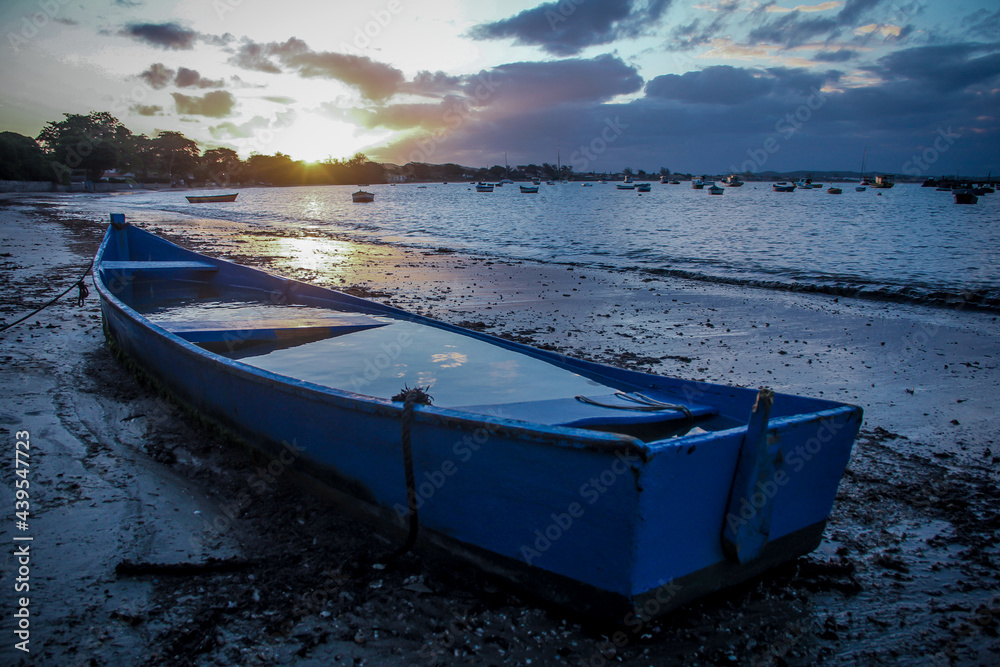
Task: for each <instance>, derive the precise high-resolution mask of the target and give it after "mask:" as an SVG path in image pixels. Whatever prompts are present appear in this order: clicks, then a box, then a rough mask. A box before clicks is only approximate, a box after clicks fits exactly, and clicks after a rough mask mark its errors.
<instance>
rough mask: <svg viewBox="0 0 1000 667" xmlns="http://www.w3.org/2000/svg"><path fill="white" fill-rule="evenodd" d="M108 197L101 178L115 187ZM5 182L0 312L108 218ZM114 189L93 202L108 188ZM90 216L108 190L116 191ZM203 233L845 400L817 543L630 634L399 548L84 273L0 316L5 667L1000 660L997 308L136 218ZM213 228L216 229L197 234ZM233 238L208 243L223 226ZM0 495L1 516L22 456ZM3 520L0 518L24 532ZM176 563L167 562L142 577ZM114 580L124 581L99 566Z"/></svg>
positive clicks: (363, 284)
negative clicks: (139, 356) (836, 475)
mask: <svg viewBox="0 0 1000 667" xmlns="http://www.w3.org/2000/svg"><path fill="white" fill-rule="evenodd" d="M107 199H110V198H107ZM75 201H83V200H82V199H80V200H75V199H74V198H73V197H72V196H63V197H56V198H44V197H30V196H23V197H22V196H18V197H8V198H5V199H0V238H2V245H3V250H2V251H0V280H2V281H3V286H4V289H3V290H2V296H0V318H2V320H3V322H6V323H9V322H11V321H13V320H15V319H17V318H19V317H20V316H22V315H23V314H26V313H27V312H29V311H30V310H31V309H33V308H34V307H37V306H38V305H41V304H42V303H44V302H45V301H47V300H48V299H50V298H51V297H52V296H54V295H55V294H58V293H59V292H61V291H62V290H64V289H66V288H67V287H69V286H70V285H71V284H73V282H75V281H76V280H77V279H78V278H79V276H80V275H81V274H83V272H84V270H85V269H86V267H87V264H88V262H89V261H90V259H91V258H92V257H93V255H94V252H95V250H96V248H97V245H98V243H99V241H100V238H101V237H102V236H103V233H104V224H105V223H104V219H105V218H101V219H98V218H97V217H96V216H94V215H92V214H91V213H90V211H92V210H93V203H94V202H95V201H98V202H99V201H101V200H100V198H99V197H95V196H87V199H86V201H87V203H88V205H87V206H86V207H83V206H77V205H76V204H75V203H74V202H75ZM110 203H111V202H109V206H110ZM109 210H112V209H110V208H109ZM135 222H136V223H137V224H141V225H143V226H146V227H148V228H150V229H152V230H154V231H158V232H160V233H163V234H165V235H166V236H168V237H169V238H171V239H172V240H175V241H176V242H179V243H181V244H183V245H185V246H187V247H191V248H193V249H195V250H202V251H205V252H208V253H210V254H214V255H221V256H224V257H226V258H227V259H232V260H234V261H238V262H243V263H247V264H251V265H254V266H258V267H260V268H264V269H267V270H270V271H273V272H276V273H280V274H283V275H288V276H290V277H293V278H297V279H301V280H306V281H310V282H319V284H325V285H326V286H329V287H333V288H336V289H341V290H344V291H348V292H351V293H354V294H358V295H361V296H366V297H368V298H373V299H375V300H378V301H382V302H386V303H391V304H392V305H394V306H398V307H401V308H404V309H407V310H412V311H415V312H419V313H422V314H426V315H429V316H432V317H435V318H438V319H441V320H445V321H448V322H451V323H456V324H461V325H462V326H466V327H470V328H475V329H477V330H482V331H486V332H488V333H491V334H494V335H497V336H502V337H505V338H510V339H514V340H518V341H522V342H527V343H530V344H533V345H536V346H540V347H545V348H547V349H554V350H558V351H560V352H563V353H566V354H569V355H571V356H577V357H583V358H588V359H593V360H597V361H600V362H603V363H609V364H614V365H619V366H625V367H631V368H640V369H643V370H650V371H652V372H656V373H658V374H662V375H671V376H679V377H685V378H691V379H698V380H705V381H709V382H718V383H731V384H734V385H739V386H747V387H757V386H761V385H767V386H770V387H772V388H773V389H775V390H776V391H781V392H788V393H796V394H805V395H814V396H823V397H826V398H830V399H834V400H839V401H845V402H851V403H856V404H858V405H861V406H862V407H863V408H864V409H865V424H864V426H863V430H862V434H861V436H860V437H859V439H858V442H857V444H856V446H855V450H854V454H853V456H852V461H851V464H850V466H849V468H848V471H847V473H846V475H845V477H844V479H843V481H842V483H841V487H840V492H839V493H838V497H837V503H836V505H835V507H834V512H833V516H832V517H831V520H830V523H829V525H828V528H827V531H826V539H825V541H824V543H823V545H822V546H821V547H820V549H818V550H817V551H816V552H814V553H813V554H811V555H809V556H807V557H803V558H799V559H797V560H796V561H794V562H792V563H790V564H787V565H786V566H783V567H780V568H778V569H775V570H772V571H771V572H769V573H767V574H765V575H763V576H761V577H759V578H757V579H755V580H753V581H751V582H748V583H746V584H744V585H741V586H739V587H736V588H733V589H729V590H726V591H724V592H722V593H720V594H718V595H715V596H712V597H710V598H707V599H703V600H701V601H698V602H696V603H694V604H691V605H688V606H687V607H685V608H683V609H681V610H678V611H676V612H674V613H672V614H670V615H668V616H666V617H664V618H662V619H660V620H658V621H656V622H655V623H651V624H649V625H647V626H643V627H641V628H635V627H632V628H626V629H619V628H609V627H596V626H593V625H589V624H587V623H586V622H585V621H583V620H581V619H578V618H575V617H573V616H571V615H568V614H567V613H566V612H565V611H564V610H560V609H552V608H548V607H546V606H544V605H542V604H541V603H540V602H538V601H536V600H534V599H532V598H531V597H530V596H529V595H526V594H524V593H523V592H518V591H510V590H507V589H506V588H505V587H504V585H503V582H500V581H496V580H492V579H490V578H489V577H487V576H485V575H484V574H482V573H480V572H477V571H475V570H471V569H469V568H467V567H465V566H463V565H458V564H456V563H454V562H450V561H441V560H438V559H436V558H433V557H431V556H428V555H426V554H421V553H415V554H409V555H407V556H405V557H403V558H401V559H398V560H395V561H390V560H388V558H387V557H388V555H389V554H390V553H391V552H392V551H393V549H394V548H395V546H396V545H395V544H394V543H393V542H392V541H391V540H389V539H388V538H386V537H385V536H383V535H381V534H380V533H379V531H378V528H377V527H373V526H370V525H368V524H366V523H363V522H357V521H355V520H354V519H352V518H350V517H348V516H345V515H343V514H342V513H338V507H337V506H336V505H335V504H332V501H331V499H330V498H329V497H327V496H326V495H325V494H323V493H322V490H321V489H318V488H317V487H316V485H314V484H311V483H309V481H308V480H305V479H302V478H300V477H298V476H296V475H294V474H292V473H291V472H289V471H288V470H286V468H285V466H283V465H282V464H281V462H280V461H267V460H264V459H262V458H261V457H260V456H258V455H256V454H254V453H253V452H252V451H248V450H247V449H245V448H244V447H243V446H242V444H241V443H238V442H234V441H231V440H230V439H228V437H227V436H226V435H225V434H221V433H218V432H216V431H214V430H212V429H210V428H208V427H206V426H204V425H203V424H201V423H200V422H199V421H198V420H197V419H196V418H195V416H193V415H190V414H188V413H185V412H183V411H182V410H180V409H179V408H177V407H176V406H175V405H173V404H172V403H171V402H170V401H169V400H168V399H167V398H166V397H163V396H159V395H157V394H156V393H155V392H154V391H153V390H151V389H150V388H148V387H146V386H144V385H143V384H142V383H141V382H139V381H138V380H137V379H135V378H134V377H133V375H131V374H130V373H129V371H128V370H126V369H125V368H123V367H122V366H121V365H120V364H119V363H118V361H117V360H116V359H115V358H114V357H113V356H112V354H111V353H110V352H109V351H108V349H107V348H106V347H105V345H104V340H103V334H102V329H101V322H100V314H99V309H98V305H97V299H96V296H95V295H94V294H93V289H91V295H90V296H89V298H88V299H87V300H86V302H85V303H84V305H83V307H77V306H76V303H75V298H76V293H75V291H74V292H73V293H71V294H70V295H68V296H66V297H65V298H64V299H62V300H61V301H59V302H58V303H57V304H56V305H54V306H52V307H51V308H48V309H46V310H45V311H43V312H42V313H40V314H39V315H37V316H35V317H33V318H31V319H30V320H29V321H27V322H25V323H23V324H20V325H18V326H17V327H15V328H13V329H11V330H8V331H6V332H3V333H2V334H0V360H2V365H0V369H2V370H0V373H2V379H3V385H4V390H3V393H2V399H0V425H2V429H3V432H4V440H5V442H7V443H8V444H7V448H6V451H7V452H8V454H9V457H8V460H11V461H12V460H13V458H14V443H15V440H16V437H15V436H16V434H18V433H20V432H28V433H30V439H31V459H30V460H31V468H30V475H31V477H30V481H31V487H30V488H31V518H32V520H31V524H30V525H31V528H30V534H31V535H32V536H33V541H32V542H31V562H30V587H31V589H30V597H31V601H30V606H29V610H30V631H31V632H30V653H24V652H21V651H19V650H17V649H16V648H15V646H14V643H15V641H16V640H12V639H11V637H12V635H11V633H10V632H9V629H10V628H11V626H12V621H11V619H12V618H13V614H14V613H15V611H16V610H17V603H18V601H17V597H16V595H15V593H14V592H13V583H12V582H13V580H14V578H15V577H16V576H17V572H18V570H17V562H16V559H15V557H14V555H13V554H14V551H13V548H11V547H10V545H12V544H14V543H13V542H12V541H11V537H8V538H7V541H8V548H7V549H5V555H4V557H3V558H2V559H0V560H2V561H3V567H2V570H0V578H2V581H3V588H4V590H6V591H8V592H7V594H6V595H5V597H4V598H3V600H2V605H3V609H4V617H5V618H7V619H8V620H7V621H5V627H7V628H8V632H6V633H5V637H6V639H5V640H4V643H3V645H2V647H0V655H2V656H3V661H4V662H5V663H6V664H59V665H76V664H197V665H201V664H240V665H255V664H275V663H291V662H294V663H296V664H306V665H309V664H316V665H321V664H322V665H327V664H351V663H353V664H367V665H396V664H417V665H435V664H459V663H461V664H533V665H539V664H544V665H548V664H572V665H580V664H584V665H603V664H613V663H616V662H623V663H625V664H642V665H646V664H652V665H658V664H689V665H694V664H706V665H712V664H748V665H750V664H779V665H780V664H790V665H810V664H816V663H823V664H833V665H854V664H865V665H868V664H902V663H908V664H912V663H915V662H919V663H930V664H994V663H995V661H996V660H998V659H1000V656H998V653H1000V639H998V635H997V633H998V629H1000V569H998V567H997V559H998V557H1000V553H998V546H997V545H998V532H1000V504H998V500H1000V491H998V488H997V481H998V476H1000V475H998V472H997V469H998V466H997V464H998V463H1000V448H998V445H997V443H996V432H997V429H996V426H995V415H996V414H997V412H998V410H1000V399H998V396H1000V391H998V390H1000V369H998V356H1000V326H998V318H997V315H996V314H994V313H992V312H985V311H977V310H975V309H974V308H972V307H971V306H970V307H968V308H963V307H962V306H961V304H959V305H957V306H956V307H955V308H951V309H944V308H928V307H922V306H912V305H900V304H894V303H886V302H880V301H865V300H859V299H848V298H839V299H838V298H835V297H832V296H826V295H817V294H799V293H794V292H775V291H769V290H764V289H754V288H740V287H735V286H726V285H718V284H709V283H698V282H692V281H685V280H681V279H676V278H669V277H662V278H657V277H643V278H637V277H635V275H634V274H624V273H618V272H615V271H608V270H594V269H591V268H582V267H579V266H573V265H565V264H561V265H560V264H542V263H531V262H521V261H516V262H515V261H501V260H495V259H493V260H491V259H487V258H483V257H474V256H465V255H462V254H461V253H458V252H454V251H452V250H451V249H448V248H440V249H438V250H437V251H435V252H417V251H413V250H407V249H404V248H400V247H395V246H392V245H359V244H355V243H347V242H344V243H343V244H341V245H337V244H326V245H323V246H322V247H319V246H318V245H317V243H316V242H315V239H311V238H310V237H309V236H308V235H307V234H298V235H296V236H293V237H289V238H285V239H279V240H274V239H271V238H269V237H268V238H263V237H261V236H260V235H259V234H255V233H254V232H253V231H251V230H249V229H248V228H247V227H245V226H241V225H237V224H236V223H222V222H219V221H207V220H199V219H196V218H182V216H180V215H174V216H172V217H166V216H161V217H158V218H155V219H153V220H148V221H143V220H136V221H135ZM209 228H211V229H212V234H206V233H204V230H206V229H209ZM221 237H224V238H227V239H229V242H227V243H220V242H218V241H217V240H216V239H218V238H221ZM5 471H6V472H5V475H4V483H3V485H0V489H2V496H3V503H4V504H5V506H6V507H8V508H12V507H14V502H15V498H14V481H15V477H14V475H13V466H12V465H11V466H7V467H6V468H5ZM15 532H16V530H15V528H14V519H13V516H10V518H9V519H8V521H6V523H5V527H4V533H5V534H7V535H8V536H10V535H11V534H12V533H15ZM165 564H171V565H175V566H177V567H175V568H174V569H172V570H171V569H169V568H163V567H155V566H162V565H165ZM116 570H117V571H116Z"/></svg>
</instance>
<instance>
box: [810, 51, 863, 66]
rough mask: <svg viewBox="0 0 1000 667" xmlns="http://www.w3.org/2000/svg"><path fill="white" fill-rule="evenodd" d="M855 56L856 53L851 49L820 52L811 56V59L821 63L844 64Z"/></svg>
mask: <svg viewBox="0 0 1000 667" xmlns="http://www.w3.org/2000/svg"><path fill="white" fill-rule="evenodd" d="M857 55H858V52H857V51H854V50H852V49H837V50H836V51H820V52H819V53H817V54H816V55H815V56H813V59H814V60H817V61H819V62H821V63H845V62H847V61H848V60H851V59H853V58H855V57H856V56H857Z"/></svg>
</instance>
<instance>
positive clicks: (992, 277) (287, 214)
mask: <svg viewBox="0 0 1000 667" xmlns="http://www.w3.org/2000/svg"><path fill="white" fill-rule="evenodd" d="M843 188H844V194H842V195H829V194H827V193H826V190H825V188H824V189H816V190H812V191H803V190H796V191H795V192H792V193H775V192H773V191H772V190H771V186H770V183H748V184H746V185H745V186H743V187H742V188H726V190H725V194H724V195H722V196H711V195H709V194H708V191H707V190H694V189H692V188H691V187H690V185H689V184H688V183H682V184H681V185H661V184H660V183H653V189H652V192H650V193H647V194H642V195H641V196H640V195H639V194H637V193H636V192H633V191H624V190H621V191H620V190H616V188H615V185H614V184H613V183H608V184H598V183H595V184H594V186H593V187H582V186H581V184H580V183H568V184H555V185H551V186H549V185H545V184H543V185H542V186H541V187H540V189H539V192H538V194H537V195H531V194H521V193H520V191H519V189H518V187H517V185H516V184H515V185H510V184H508V185H506V186H504V187H502V188H497V189H496V190H495V191H494V192H492V193H477V192H475V190H474V189H472V188H471V186H470V185H469V184H466V183H449V184H447V185H445V184H441V183H436V184H427V185H426V186H424V187H419V186H417V185H412V184H408V185H398V186H389V185H372V186H368V187H366V188H365V189H366V190H368V191H370V192H374V193H375V202H374V203H372V204H353V203H352V202H351V197H350V193H351V191H353V190H355V189H357V188H355V187H348V186H317V187H296V188H250V189H241V190H240V195H239V199H238V201H237V202H235V203H228V204H199V205H193V204H188V203H187V201H186V200H185V199H184V196H183V194H182V193H180V192H176V191H173V192H156V193H136V194H134V195H128V196H125V197H121V198H119V199H118V203H120V204H123V205H125V207H127V208H135V209H139V210H143V209H145V210H150V209H151V210H156V211H166V212H176V213H181V214H185V215H197V216H199V217H204V218H216V219H220V220H229V221H234V222H241V223H246V224H248V225H250V226H253V227H254V228H257V229H259V230H261V231H264V230H273V231H274V233H275V235H282V234H286V233H287V232H288V231H290V230H295V231H305V232H308V233H309V234H310V235H314V236H329V237H330V238H335V239H339V240H345V239H354V240H358V241H368V242H380V243H394V244H398V245H405V246H410V247H415V248H425V249H428V248H429V249H436V248H442V247H445V248H450V249H453V250H458V251H462V252H468V253H475V254H483V255H491V256H496V257H503V258H511V259H530V260H538V261H545V262H574V263H578V264H582V265H592V266H600V267H605V268H612V269H618V270H628V271H635V272H647V273H652V274H668V275H676V276H682V277H687V278H693V279H697V280H706V281H713V282H727V283H733V284H752V285H758V286H764V287H770V288H773V289H782V290H806V291H818V292H826V293H830V294H837V295H844V296H865V297H870V298H877V299H888V300H898V301H909V302H916V303H931V304H942V303H946V302H949V303H951V304H953V305H954V304H955V303H963V302H964V303H974V304H976V305H978V306H979V307H987V308H990V309H995V310H1000V194H993V195H985V196H982V197H980V199H979V203H978V204H976V205H974V206H959V205H956V204H954V203H953V198H952V196H951V194H950V193H946V192H937V191H935V190H934V189H933V188H921V187H919V186H917V185H897V186H896V187H894V188H892V189H891V190H875V189H872V188H869V189H868V190H867V191H866V192H855V191H854V184H844V185H843ZM137 213H138V211H137Z"/></svg>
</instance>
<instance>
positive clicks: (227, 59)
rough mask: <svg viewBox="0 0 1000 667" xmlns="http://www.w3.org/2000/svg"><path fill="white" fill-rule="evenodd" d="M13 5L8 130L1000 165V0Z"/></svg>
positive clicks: (419, 155) (464, 155) (271, 149)
mask: <svg viewBox="0 0 1000 667" xmlns="http://www.w3.org/2000/svg"><path fill="white" fill-rule="evenodd" d="M802 2H804V3H806V4H797V3H796V2H795V1H794V0H793V1H791V2H786V1H771V2H758V1H756V0H697V1H695V2H682V1H681V0H560V1H556V2H541V3H540V2H538V1H537V0H535V1H530V0H505V1H504V2H493V1H484V0H477V1H476V2H470V1H468V0H465V1H464V2H460V1H459V0H375V1H373V2H367V1H361V0H358V1H354V2H343V1H342V0H341V1H330V0H282V2H273V0H87V1H86V2H81V0H4V1H3V2H2V3H0V35H2V43H0V54H2V67H0V130H9V131H13V132H19V133H21V134H26V135H29V136H37V134H38V133H39V131H40V130H41V129H42V128H43V127H44V126H45V124H46V123H48V122H50V121H58V120H61V119H62V117H63V114H64V113H79V114H86V113H89V112H90V111H94V110H97V111H111V112H112V114H113V115H115V116H116V117H117V118H118V119H119V120H121V121H122V122H123V123H124V124H125V125H126V126H127V127H128V128H129V129H131V130H132V131H133V132H135V133H144V134H147V135H149V136H155V134H156V133H157V132H159V131H161V130H173V131H179V132H182V133H183V134H185V135H186V136H188V137H190V138H191V139H194V140H196V141H197V142H198V143H199V145H200V147H201V148H202V149H203V150H204V149H209V148H215V147H220V146H225V147H229V148H233V149H234V150H236V151H237V152H238V153H239V154H240V155H241V156H242V157H244V158H245V157H247V156H249V155H250V154H251V153H252V152H257V153H263V154H273V153H276V152H282V153H285V154H288V155H290V156H292V158H294V159H303V160H307V161H314V160H324V159H327V158H331V157H332V158H345V157H350V156H351V155H353V154H354V153H356V152H358V151H361V152H364V153H365V154H366V155H368V156H369V157H370V158H372V159H375V160H377V161H381V162H392V163H396V164H405V163H406V162H410V161H417V162H429V163H444V162H457V163H459V164H462V165H466V166H472V167H481V166H490V165H494V164H503V163H504V159H505V154H506V159H507V160H508V161H509V163H510V164H511V165H520V164H529V163H534V164H541V163H542V162H549V163H553V164H554V163H555V162H556V161H557V159H558V160H560V161H561V163H562V164H568V165H570V166H571V167H573V168H574V169H575V170H576V171H597V172H616V171H620V170H622V169H623V168H625V167H630V168H632V169H633V170H638V169H645V170H647V171H657V170H659V169H660V168H662V167H666V168H668V169H671V170H672V171H678V172H691V173H710V174H721V173H726V172H730V171H738V172H744V171H752V172H763V171H769V170H775V171H792V170H817V171H827V170H829V171H836V170H843V171H847V170H850V171H857V170H859V169H860V167H861V163H862V157H863V156H866V157H865V159H866V170H868V171H880V172H887V173H896V174H906V175H910V176H939V175H942V174H954V173H956V171H959V172H961V173H962V174H965V175H973V174H981V175H985V173H986V172H988V171H992V172H993V173H995V174H998V175H1000V158H998V155H1000V150H998V149H1000V120H998V116H1000V3H998V2H997V1H996V0H829V1H825V2H816V1H815V0H813V1H812V2H811V3H810V0H802Z"/></svg>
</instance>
